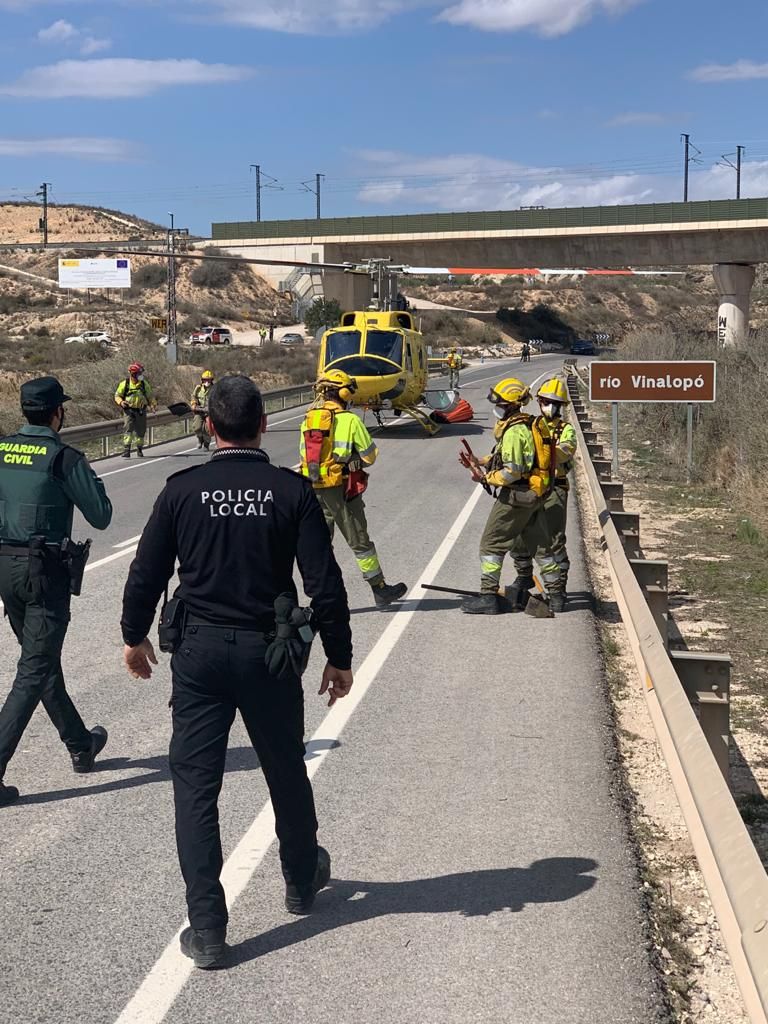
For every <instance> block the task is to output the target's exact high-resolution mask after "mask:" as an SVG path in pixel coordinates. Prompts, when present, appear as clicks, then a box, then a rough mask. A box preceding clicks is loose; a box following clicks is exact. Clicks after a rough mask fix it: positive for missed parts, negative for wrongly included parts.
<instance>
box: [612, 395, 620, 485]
mask: <svg viewBox="0 0 768 1024" xmlns="http://www.w3.org/2000/svg"><path fill="white" fill-rule="evenodd" d="M611 443H612V445H613V462H612V464H611V473H612V474H613V478H614V480H618V479H619V403H618V402H611Z"/></svg>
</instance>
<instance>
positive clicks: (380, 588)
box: [371, 583, 408, 608]
mask: <svg viewBox="0 0 768 1024" xmlns="http://www.w3.org/2000/svg"><path fill="white" fill-rule="evenodd" d="M371 590H372V591H373V599H374V601H375V602H376V607H377V608H386V607H387V606H388V605H390V604H392V602H393V601H399V600H400V598H401V597H405V595H406V594H407V593H408V587H407V586H406V585H405V583H393V584H391V585H389V584H387V583H379V584H378V585H377V586H373V587H371Z"/></svg>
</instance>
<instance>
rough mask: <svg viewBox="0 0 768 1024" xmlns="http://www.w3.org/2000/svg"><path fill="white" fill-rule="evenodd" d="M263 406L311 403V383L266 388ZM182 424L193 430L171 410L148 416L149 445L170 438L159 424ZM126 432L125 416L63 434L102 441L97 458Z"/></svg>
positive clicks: (187, 430)
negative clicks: (160, 432) (160, 434)
mask: <svg viewBox="0 0 768 1024" xmlns="http://www.w3.org/2000/svg"><path fill="white" fill-rule="evenodd" d="M262 397H263V398H264V409H265V411H266V412H267V413H272V412H281V411H282V410H283V409H295V408H296V407H297V406H300V405H305V404H309V403H310V402H311V401H312V398H313V397H314V392H313V390H312V385H311V384H300V385H298V386H297V387H291V388H276V389H274V390H272V391H264V392H263V396H262ZM178 423H181V424H182V427H183V429H182V432H181V434H179V435H178V436H179V437H186V436H187V435H188V434H189V433H190V432H191V425H190V417H183V416H182V417H179V416H174V415H173V413H172V412H153V413H149V415H148V416H147V445H148V446H151V445H153V444H158V443H162V442H163V441H167V440H168V438H162V439H158V438H157V430H158V428H161V427H164V426H168V425H170V424H178ZM122 433H123V421H122V419H115V420H100V421H99V422H97V423H84V424H82V425H80V426H76V427H65V428H64V429H63V430H62V431H61V436H62V437H63V438H64V440H65V441H67V442H68V443H69V444H83V443H87V442H89V441H99V442H100V453H99V455H98V458H102V459H105V458H108V456H109V454H110V451H109V440H110V438H112V437H116V436H121V435H122Z"/></svg>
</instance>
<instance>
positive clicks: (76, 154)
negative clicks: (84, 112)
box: [0, 136, 136, 163]
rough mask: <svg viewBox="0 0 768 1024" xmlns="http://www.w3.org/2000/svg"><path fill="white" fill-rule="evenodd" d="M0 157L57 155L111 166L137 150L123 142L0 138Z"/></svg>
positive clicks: (66, 138)
mask: <svg viewBox="0 0 768 1024" xmlns="http://www.w3.org/2000/svg"><path fill="white" fill-rule="evenodd" d="M0 156H3V157H30V156H60V157H72V158H74V159H80V160H86V159H87V160H100V161H101V160H103V161H111V162H114V163H119V162H123V161H126V160H132V159H135V157H136V148H135V146H134V145H133V143H131V142H127V141H125V140H124V139H109V138H89V137H87V136H84V137H82V138H79V137H77V136H73V137H63V138H49V139H4V138H2V137H0Z"/></svg>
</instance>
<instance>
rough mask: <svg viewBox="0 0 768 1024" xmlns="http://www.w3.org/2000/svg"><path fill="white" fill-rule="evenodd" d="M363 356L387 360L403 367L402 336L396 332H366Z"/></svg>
mask: <svg viewBox="0 0 768 1024" xmlns="http://www.w3.org/2000/svg"><path fill="white" fill-rule="evenodd" d="M365 354H366V355H367V356H379V357H381V358H382V359H389V360H390V361H391V362H393V363H397V365H398V366H402V365H403V336H402V334H398V333H397V332H396V331H370V330H369V331H368V332H367V333H366V335H365Z"/></svg>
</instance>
